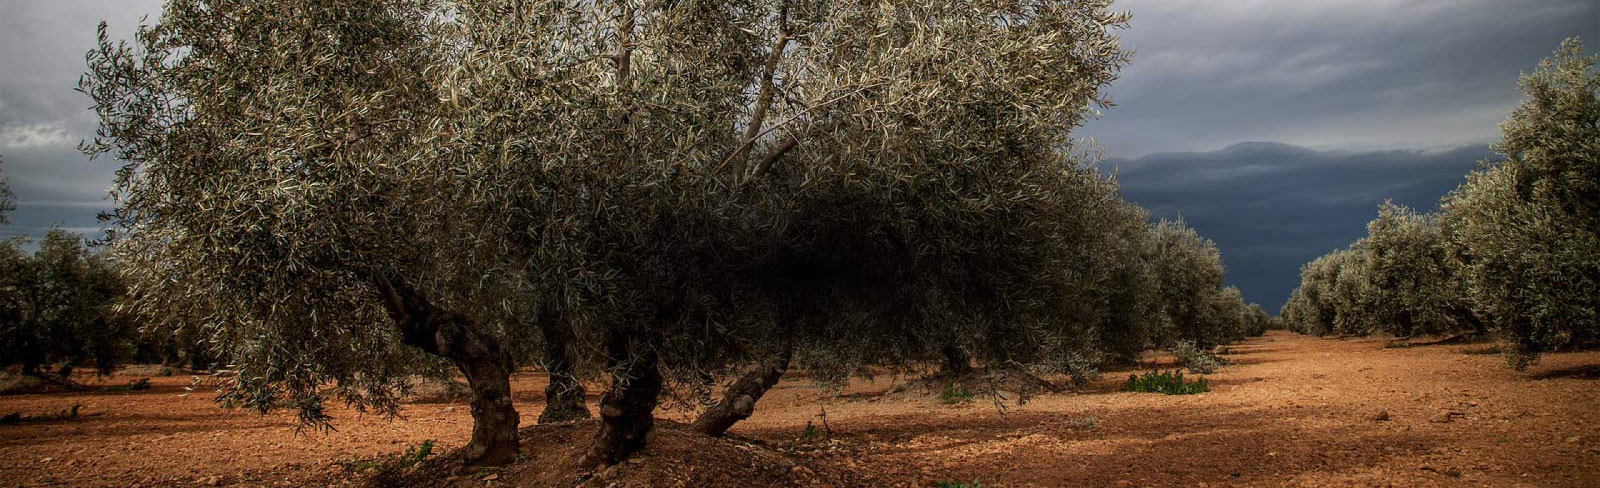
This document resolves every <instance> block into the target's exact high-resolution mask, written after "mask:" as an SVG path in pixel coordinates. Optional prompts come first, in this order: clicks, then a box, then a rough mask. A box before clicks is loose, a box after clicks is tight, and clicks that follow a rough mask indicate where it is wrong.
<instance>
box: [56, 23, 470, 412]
mask: <svg viewBox="0 0 1600 488" xmlns="http://www.w3.org/2000/svg"><path fill="white" fill-rule="evenodd" d="M442 18H443V17H442V16H441V15H440V14H439V10H438V9H437V5H435V4H434V3H433V2H431V1H426V0H332V1H324V0H316V1H312V0H301V1H284V2H260V1H243V0H225V1H202V0H171V1H168V2H167V3H166V4H165V6H164V10H163V13H162V15H161V17H160V20H159V22H157V23H155V24H152V25H148V26H142V27H141V28H140V29H139V30H138V32H137V34H136V35H135V38H134V39H133V41H132V42H131V43H113V42H111V41H110V39H109V38H108V37H107V36H106V34H105V27H104V25H103V24H102V27H101V31H100V32H101V35H100V39H101V42H100V46H99V47H98V48H97V49H95V50H93V51H91V52H90V53H89V56H88V61H89V72H88V74H86V75H85V76H84V78H83V79H82V81H81V82H80V90H81V91H83V92H85V93H86V94H88V95H89V96H90V97H91V98H92V99H93V100H94V102H95V110H96V111H97V113H98V114H99V117H100V121H101V126H100V130H99V133H98V135H97V137H96V138H95V140H94V141H92V142H90V143H89V144H86V147H85V148H84V149H85V151H86V152H89V153H90V154H95V155H108V156H111V157H114V158H116V159H117V160H119V161H120V162H121V163H122V164H123V167H122V169H121V170H120V171H118V173H117V178H116V182H115V186H114V192H115V198H116V202H117V205H118V207H117V209H116V214H115V217H116V219H117V222H118V223H119V224H121V227H122V228H121V229H120V231H119V232H117V233H115V235H114V236H113V245H112V246H113V253H114V254H115V255H116V256H117V257H118V259H119V260H120V261H121V262H122V263H123V264H124V266H122V269H123V270H124V271H125V273H126V274H127V278H128V279H129V281H130V294H131V296H132V300H133V307H134V309H135V310H138V311H140V312H142V313H143V314H144V315H145V316H146V317H148V318H149V320H150V323H151V324H152V327H154V328H155V330H156V331H159V332H162V333H169V332H171V331H172V330H173V329H175V328H198V329H200V330H202V331H203V333H202V334H200V336H202V337H204V338H205V340H206V341H207V342H208V343H210V344H212V345H213V347H214V348H215V349H216V350H217V353H218V354H219V356H220V357H221V358H223V359H224V360H226V361H229V364H228V366H227V368H228V369H229V370H231V371H232V372H233V373H234V375H232V376H230V378H231V379H229V380H228V383H226V384H225V386H224V395H222V396H221V398H222V399H223V400H224V401H227V402H230V403H235V404H242V405H246V406H249V407H253V408H258V409H263V410H264V409H267V408H271V407H273V406H275V405H281V404H284V403H285V402H287V403H288V404H290V405H294V406H297V407H299V408H300V410H301V413H302V416H303V418H304V419H305V420H307V421H313V422H317V421H322V420H325V416H324V414H323V413H322V410H321V405H322V402H323V400H324V399H325V398H328V397H338V398H341V399H343V400H345V401H347V402H350V403H352V404H354V405H355V406H357V407H360V408H376V409H378V410H382V411H392V409H393V408H394V406H395V401H396V399H397V398H398V396H399V394H400V391H399V390H400V389H401V388H402V387H401V385H402V383H400V381H399V380H400V379H403V378H404V377H405V376H407V375H408V374H409V373H411V372H413V371H415V370H416V369H417V368H418V366H419V365H426V364H430V362H431V361H430V360H428V359H427V358H425V357H424V356H422V355H421V354H419V353H417V352H415V351H414V350H412V349H410V348H406V347H401V346H400V345H399V342H398V340H397V338H396V331H395V330H394V328H393V327H392V326H390V325H389V319H388V318H387V317H386V316H385V315H384V313H383V310H382V308H381V307H380V305H379V303H378V302H377V301H376V300H375V299H374V294H373V291H372V289H371V286H372V280H373V278H374V277H375V276H385V275H389V276H403V277H406V278H407V279H410V280H414V281H415V282H416V283H415V284H416V286H418V287H419V288H422V289H426V290H428V291H431V292H435V293H438V294H439V297H438V298H439V299H440V300H441V301H444V302H447V303H462V302H469V301H473V300H481V299H483V294H481V293H479V292H480V291H481V290H483V289H485V288H487V287H486V286H485V285H486V284H492V283H494V282H495V281H497V279H498V277H496V276H493V275H490V274H488V272H489V271H490V270H492V269H493V266H491V265H485V264H484V263H483V262H481V261H480V259H482V255H481V254H479V253H477V252H475V251H478V250H479V249H477V248H475V247H462V246H459V242H460V241H461V240H462V239H459V238H458V236H461V235H463V234H465V235H466V236H475V237H476V236H477V235H476V234H473V229H474V228H475V224H474V223H473V222H470V221H464V220H454V219H451V218H449V217H453V216H454V215H455V214H456V211H457V210H458V209H460V208H462V207H465V206H466V205H465V202H449V201H442V200H443V199H444V198H450V197H452V196H453V195H445V196H444V197H440V196H437V195H436V191H435V190H436V189H437V188H440V187H444V186H446V185H445V184H444V182H445V181H447V180H449V179H450V178H451V177H453V176H455V173H454V172H453V170H452V169H451V168H448V167H445V166H442V165H441V164H440V162H438V161H432V160H428V159H425V158H420V157H417V155H418V154H419V151H418V150H417V148H416V142H417V141H418V140H419V137H418V134H419V133H422V132H424V131H425V130H427V129H428V124H429V122H430V121H431V120H432V119H433V117H432V114H433V113H434V111H435V110H436V109H437V107H436V105H437V103H438V102H437V101H438V100H439V99H440V96H439V95H438V94H437V93H436V92H434V90H433V88H434V87H433V86H431V85H429V84H428V83H427V82H426V80H427V79H428V78H429V74H430V73H429V70H430V69H432V68H434V67H435V66H437V61H438V58H439V55H438V53H439V52H440V49H438V48H437V47H436V41H437V40H436V39H435V37H434V30H435V29H437V27H438V26H437V25H436V24H437V23H438V22H440V19H442ZM492 309H493V307H475V308H473V310H472V311H473V312H480V311H484V310H492Z"/></svg>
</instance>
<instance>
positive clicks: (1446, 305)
mask: <svg viewBox="0 0 1600 488" xmlns="http://www.w3.org/2000/svg"><path fill="white" fill-rule="evenodd" d="M1444 237H1445V236H1444V233H1443V230H1442V228H1441V226H1440V225H1439V219H1438V217H1437V216H1435V215H1429V214H1419V213H1417V212H1416V211H1414V210H1411V209H1410V208H1407V207H1403V206H1399V205H1394V204H1392V203H1385V204H1383V205H1382V206H1380V207H1379V209H1378V218H1377V219H1375V220H1373V221H1372V222H1371V223H1368V224H1367V238H1366V245H1367V250H1368V253H1367V258H1368V260H1369V263H1368V267H1369V268H1370V269H1371V275H1370V276H1369V278H1370V279H1371V280H1372V287H1371V289H1370V290H1369V291H1370V292H1371V296H1370V297H1369V299H1368V300H1367V301H1366V302H1367V304H1368V305H1370V311H1371V313H1372V314H1373V318H1374V320H1375V321H1376V325H1377V327H1378V329H1379V330H1383V331H1387V332H1390V333H1392V334H1394V335H1396V336H1400V337H1410V336H1411V335H1413V334H1439V333H1446V332H1454V331H1457V330H1471V331H1477V332H1482V331H1483V329H1484V325H1483V322H1482V321H1481V320H1479V319H1478V317H1477V315H1476V314H1475V313H1473V312H1472V310H1471V302H1470V301H1469V300H1470V299H1469V297H1468V296H1467V288H1466V286H1465V281H1464V280H1463V279H1462V277H1461V276H1460V270H1459V266H1457V264H1456V261H1455V260H1453V259H1452V256H1451V255H1450V251H1449V249H1448V247H1447V245H1446V242H1445V240H1444Z"/></svg>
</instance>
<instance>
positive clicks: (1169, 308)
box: [1150, 220, 1243, 348]
mask: <svg viewBox="0 0 1600 488" xmlns="http://www.w3.org/2000/svg"><path fill="white" fill-rule="evenodd" d="M1150 232H1151V233H1152V239H1153V240H1154V241H1155V244H1154V245H1155V247H1156V254H1155V266H1156V273H1157V275H1158V276H1160V290H1161V299H1160V300H1161V304H1162V306H1163V307H1164V310H1165V313H1163V314H1162V316H1163V317H1164V318H1165V319H1166V320H1165V323H1163V324H1162V325H1161V326H1160V327H1158V328H1157V329H1156V333H1155V334H1154V337H1153V341H1154V342H1155V344H1156V345H1159V346H1162V347H1170V346H1172V345H1174V344H1176V343H1177V341H1180V340H1186V341H1189V342H1191V343H1194V344H1195V345H1197V346H1198V347H1201V348H1210V347H1212V346H1215V345H1217V344H1221V343H1222V342H1224V341H1226V340H1227V339H1226V336H1227V334H1226V333H1225V332H1224V330H1225V329H1226V328H1227V327H1231V326H1232V325H1233V324H1227V323H1222V322H1219V319H1218V317H1219V314H1217V313H1215V312H1216V311H1215V309H1214V307H1215V306H1216V303H1217V301H1216V298H1215V296H1214V295H1215V294H1217V293H1219V292H1220V291H1221V288H1222V272H1223V268H1222V255H1221V253H1219V252H1218V251H1217V245H1216V244H1215V243H1213V242H1211V240H1210V239H1206V238H1204V237H1201V236H1200V234H1199V233H1197V232H1195V231H1194V229H1192V228H1190V227H1189V226H1187V225H1185V224H1184V223H1183V221H1182V220H1176V221H1173V220H1162V221H1161V222H1159V223H1157V224H1156V225H1155V226H1153V227H1151V230H1150ZM1239 306H1243V304H1240V305H1239Z"/></svg>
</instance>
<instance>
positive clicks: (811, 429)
mask: <svg viewBox="0 0 1600 488" xmlns="http://www.w3.org/2000/svg"><path fill="white" fill-rule="evenodd" d="M819 437H822V430H820V429H817V424H815V423H812V422H811V421H810V420H807V421H806V430H802V431H800V440H802V441H805V442H811V441H814V440H817V438H819Z"/></svg>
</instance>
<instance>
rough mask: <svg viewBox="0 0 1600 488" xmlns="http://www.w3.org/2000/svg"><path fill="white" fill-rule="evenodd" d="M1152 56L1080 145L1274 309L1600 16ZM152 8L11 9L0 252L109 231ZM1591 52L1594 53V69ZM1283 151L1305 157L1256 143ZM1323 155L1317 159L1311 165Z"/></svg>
mask: <svg viewBox="0 0 1600 488" xmlns="http://www.w3.org/2000/svg"><path fill="white" fill-rule="evenodd" d="M1118 7H1119V8H1121V9H1126V10H1130V11H1132V12H1133V14H1134V20H1133V25H1132V27H1131V29H1129V30H1126V31H1123V39H1124V44H1125V45H1126V46H1127V47H1129V48H1132V49H1134V50H1136V51H1137V53H1136V55H1135V57H1134V60H1133V64H1132V65H1131V66H1129V67H1128V69H1127V70H1126V71H1125V72H1124V74H1123V77H1122V79H1121V80H1120V81H1119V82H1118V83H1116V84H1115V85H1114V86H1113V87H1112V88H1111V92H1112V95H1113V97H1114V98H1115V99H1116V101H1117V102H1118V106H1117V107H1113V108H1111V109H1110V110H1108V111H1107V112H1106V114H1105V117H1104V118H1102V119H1100V120H1097V121H1094V122H1092V123H1091V124H1090V125H1089V126H1088V127H1087V128H1086V129H1085V130H1084V131H1082V133H1081V134H1082V135H1086V136H1089V137H1093V138H1094V139H1095V140H1096V141H1097V142H1098V143H1099V144H1100V145H1101V146H1102V147H1103V148H1104V149H1105V150H1106V152H1107V156H1109V157H1110V158H1112V160H1110V161H1107V164H1106V165H1107V166H1108V167H1109V166H1115V167H1117V168H1118V169H1119V171H1120V175H1121V181H1122V184H1123V187H1124V189H1125V193H1126V194H1127V195H1128V197H1129V198H1130V199H1132V200H1134V201H1136V202H1139V203H1141V204H1144V205H1147V206H1149V207H1151V209H1152V210H1153V211H1154V212H1155V213H1156V214H1157V215H1158V216H1175V215H1179V214H1182V215H1184V216H1186V217H1188V218H1189V220H1190V221H1191V224H1192V225H1194V226H1195V227H1196V228H1197V229H1199V230H1200V232H1201V233H1202V234H1205V235H1207V236H1208V237H1211V238H1213V239H1215V240H1216V241H1218V242H1219V244H1220V245H1221V246H1222V248H1223V252H1224V257H1225V258H1226V259H1227V261H1228V266H1229V278H1228V279H1229V281H1230V282H1231V283H1234V284H1237V285H1239V286H1240V288H1241V289H1243V291H1244V293H1245V297H1246V298H1247V299H1249V300H1254V301H1259V302H1261V303H1262V304H1263V305H1265V306H1266V307H1267V308H1268V309H1269V310H1271V309H1276V307H1277V306H1278V305H1279V304H1281V302H1282V298H1283V297H1284V296H1286V295H1287V294H1288V292H1289V288H1291V287H1292V286H1293V285H1294V281H1295V276H1297V273H1298V272H1297V269H1296V268H1297V267H1298V265H1299V263H1301V262H1303V261H1305V260H1307V259H1310V258H1311V257H1314V256H1316V255H1317V254H1321V253H1323V252H1326V251H1327V250H1329V249H1331V248H1333V247H1336V246H1339V245H1342V244H1343V243H1347V242H1349V241H1351V240H1353V239H1355V238H1356V237H1359V236H1360V235H1361V234H1362V232H1363V231H1364V228H1363V227H1362V224H1363V223H1364V222H1365V221H1366V220H1367V219H1368V218H1370V217H1371V215H1372V214H1373V213H1374V212H1375V208H1376V205H1377V204H1378V203H1379V202H1382V201H1383V200H1384V199H1386V198H1394V199H1396V200H1397V201H1401V202H1404V203H1410V204H1413V205H1418V206H1422V207H1430V206H1431V205H1432V202H1435V201H1436V200H1437V198H1438V196H1439V195H1441V194H1443V193H1444V192H1445V191H1447V190H1449V189H1450V188H1452V187H1454V186H1455V182H1458V181H1459V180H1460V178H1461V176H1462V175H1463V173H1465V172H1466V171H1467V170H1468V169H1470V168H1472V167H1473V161H1474V160H1475V159H1477V158H1480V157H1485V156H1487V151H1486V150H1485V149H1484V146H1485V145H1486V144H1488V143H1489V142H1492V141H1493V140H1494V138H1495V134H1496V124H1497V123H1498V122H1499V121H1500V120H1501V119H1502V118H1503V117H1504V116H1505V113H1506V111H1507V110H1508V109H1510V108H1511V107H1512V106H1513V105H1515V104H1516V102H1517V100H1518V99H1519V95H1518V93H1517V91H1516V85H1515V80H1516V77H1517V74H1518V73H1519V72H1522V71H1527V70H1530V69H1531V68H1532V67H1533V66H1534V64H1535V63H1536V62H1537V61H1538V60H1539V59H1540V58H1542V57H1544V56H1546V55H1547V54H1549V53H1550V52H1551V51H1552V50H1553V49H1554V48H1555V46H1556V45H1557V44H1558V43H1559V42H1560V40H1561V39H1563V38H1565V37H1568V36H1572V35H1583V36H1584V37H1585V38H1586V39H1589V40H1590V42H1591V45H1600V2H1596V1H1594V0H1121V1H1119V2H1118ZM158 10H159V2H158V1H157V0H0V12H4V15H0V156H3V157H4V160H5V163H4V165H3V166H0V172H3V174H4V175H6V176H8V177H9V178H10V181H11V186H12V189H13V190H15V192H16V194H17V197H18V200H19V205H18V209H17V211H16V212H15V213H14V214H13V215H12V223H11V224H10V225H8V226H0V237H9V236H37V235H41V234H43V233H44V231H45V230H47V229H48V228H49V227H50V226H51V225H52V224H53V223H60V224H61V225H63V226H66V227H68V228H71V229H74V230H79V231H82V232H91V233H92V231H94V230H95V229H97V228H98V226H99V224H98V222H97V221H96V219H95V215H96V214H97V213H98V212H99V211H101V210H104V209H106V208H107V207H108V206H109V203H108V202H107V201H106V200H105V189H106V186H107V185H108V184H109V183H110V179H111V175H112V172H113V171H114V170H115V166H116V165H115V163H114V162H111V161H94V162H89V161H87V160H86V159H85V158H84V157H83V156H82V155H81V154H79V153H78V152H77V150H76V149H75V145H76V144H77V142H78V141H80V140H82V139H84V138H87V137H90V136H92V135H93V130H94V126H95V123H94V119H93V115H92V114H91V113H89V112H88V111H87V110H86V107H88V105H89V102H88V100H87V99H86V98H84V97H83V96H82V95H81V94H78V93H76V92H74V91H72V87H73V85H74V83H75V82H76V80H77V78H78V76H79V74H80V73H82V71H83V53H84V52H85V51H87V50H88V49H89V48H91V47H92V46H93V43H94V30H95V25H96V23H97V22H99V21H100V20H101V19H106V20H108V21H110V22H111V26H112V33H113V34H114V35H118V36H124V37H125V36H128V35H130V34H131V33H132V32H133V28H134V26H135V25H136V24H137V22H138V19H139V17H140V16H141V15H146V14H150V15H154V14H155V13H156V12H157V11H158ZM1593 50H1594V49H1593V48H1591V51H1593ZM1243 141H1275V142H1281V143H1287V144H1292V145H1293V146H1288V145H1281V144H1247V145H1242V146H1235V144H1237V143H1240V142H1243ZM1307 148H1309V149H1307Z"/></svg>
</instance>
